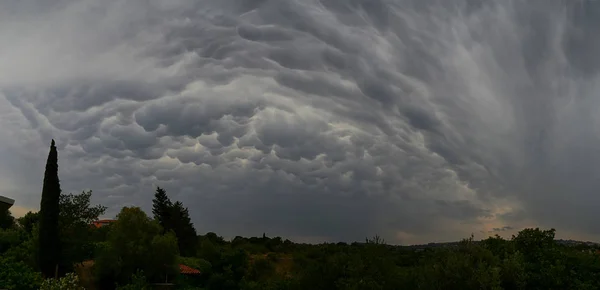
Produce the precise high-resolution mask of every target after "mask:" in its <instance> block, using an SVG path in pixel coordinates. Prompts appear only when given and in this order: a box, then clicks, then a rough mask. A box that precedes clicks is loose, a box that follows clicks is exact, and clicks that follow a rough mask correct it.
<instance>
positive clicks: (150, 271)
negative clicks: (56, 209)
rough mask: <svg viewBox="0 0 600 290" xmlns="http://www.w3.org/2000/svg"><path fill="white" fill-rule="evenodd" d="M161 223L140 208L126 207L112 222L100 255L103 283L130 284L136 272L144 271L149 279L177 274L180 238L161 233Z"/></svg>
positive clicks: (98, 267)
mask: <svg viewBox="0 0 600 290" xmlns="http://www.w3.org/2000/svg"><path fill="white" fill-rule="evenodd" d="M161 232H162V229H161V227H160V225H158V223H157V222H155V221H153V220H151V219H150V218H148V216H146V214H145V213H144V212H143V211H142V210H141V209H139V208H137V207H132V208H127V207H125V208H123V210H121V213H119V215H118V216H117V221H116V222H115V223H114V224H113V225H111V229H110V231H109V233H108V240H107V241H106V243H103V244H101V247H100V248H99V251H98V254H97V255H96V265H95V268H96V273H97V275H98V277H97V278H98V279H99V281H100V282H101V283H107V284H111V283H109V282H111V281H115V282H118V283H120V284H127V283H128V282H130V279H131V277H132V275H133V274H134V273H136V272H137V271H138V270H142V271H144V273H145V274H146V275H147V276H146V277H147V278H148V279H149V281H164V280H165V276H166V277H169V276H171V277H174V276H175V274H176V273H177V263H176V262H177V261H176V257H177V238H176V237H175V235H174V234H173V233H171V232H169V233H166V234H164V235H163V234H161Z"/></svg>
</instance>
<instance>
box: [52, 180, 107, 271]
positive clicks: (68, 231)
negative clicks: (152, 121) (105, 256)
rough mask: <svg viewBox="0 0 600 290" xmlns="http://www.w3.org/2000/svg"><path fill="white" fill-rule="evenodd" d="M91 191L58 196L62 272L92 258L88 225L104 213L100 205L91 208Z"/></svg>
mask: <svg viewBox="0 0 600 290" xmlns="http://www.w3.org/2000/svg"><path fill="white" fill-rule="evenodd" d="M91 197H92V191H91V190H90V191H87V192H85V191H84V192H82V193H81V194H72V193H71V194H61V195H60V203H59V204H60V216H59V231H60V237H61V249H62V253H61V257H60V265H61V270H62V271H72V270H73V264H74V263H78V262H82V261H84V260H87V259H91V258H92V257H93V251H94V244H93V235H92V234H93V233H92V232H93V231H94V228H92V227H90V224H91V223H92V222H93V221H95V220H97V219H98V217H99V216H100V215H102V214H104V212H105V211H106V207H104V206H101V205H96V206H91V205H90V204H91V202H90V200H91Z"/></svg>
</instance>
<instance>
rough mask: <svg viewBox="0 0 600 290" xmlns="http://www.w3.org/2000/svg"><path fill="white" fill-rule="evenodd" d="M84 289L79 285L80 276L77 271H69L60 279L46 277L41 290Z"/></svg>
mask: <svg viewBox="0 0 600 290" xmlns="http://www.w3.org/2000/svg"><path fill="white" fill-rule="evenodd" d="M80 289H84V288H83V287H81V286H79V277H77V275H75V273H67V274H66V275H65V276H64V277H62V278H59V279H54V278H50V279H46V280H44V282H42V286H41V287H40V290H80Z"/></svg>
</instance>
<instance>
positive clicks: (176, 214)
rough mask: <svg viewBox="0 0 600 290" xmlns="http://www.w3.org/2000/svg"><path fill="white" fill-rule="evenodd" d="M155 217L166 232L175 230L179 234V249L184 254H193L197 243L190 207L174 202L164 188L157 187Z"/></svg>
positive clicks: (153, 206)
mask: <svg viewBox="0 0 600 290" xmlns="http://www.w3.org/2000/svg"><path fill="white" fill-rule="evenodd" d="M152 214H153V215H154V219H156V220H157V221H158V223H159V224H160V225H161V226H162V227H163V230H164V231H165V232H168V231H173V232H174V233H175V235H176V236H177V241H178V247H179V251H180V252H181V254H182V255H184V256H193V255H194V254H195V253H194V252H195V246H196V243H197V238H196V235H197V234H196V229H194V225H193V224H192V220H191V218H190V214H189V212H188V209H187V208H186V207H184V206H183V203H181V202H180V201H177V202H175V203H172V202H171V200H170V199H169V197H168V196H167V193H166V191H165V190H164V189H162V188H160V187H157V188H156V192H155V194H154V199H153V200H152Z"/></svg>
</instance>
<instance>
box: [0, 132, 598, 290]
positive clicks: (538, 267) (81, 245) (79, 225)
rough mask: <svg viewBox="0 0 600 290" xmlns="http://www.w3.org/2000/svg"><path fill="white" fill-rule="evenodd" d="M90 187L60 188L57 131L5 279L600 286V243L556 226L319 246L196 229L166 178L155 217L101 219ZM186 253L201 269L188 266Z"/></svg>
mask: <svg viewBox="0 0 600 290" xmlns="http://www.w3.org/2000/svg"><path fill="white" fill-rule="evenodd" d="M91 197H92V192H91V191H84V192H82V193H80V194H71V193H70V194H64V193H62V192H61V189H60V181H59V178H58V153H57V150H56V146H55V143H54V141H52V143H51V146H50V152H49V155H48V160H47V164H46V171H45V175H44V184H43V188H42V197H41V202H40V211H39V212H37V213H33V212H29V213H27V214H26V215H25V216H23V217H20V218H18V219H15V218H13V217H12V216H11V215H10V213H9V212H8V211H5V212H0V289H17V290H21V289H24V290H27V289H46V290H47V289H83V288H84V287H85V289H136V290H139V289H153V288H152V287H153V285H154V284H156V283H165V282H166V283H172V284H174V285H175V287H176V288H177V289H206V290H209V289H210V290H213V289H214V290H217V289H219V290H237V289H243V290H254V289H256V290H258V289H266V290H276V289H292V290H296V289H297V290H301V289H302V290H304V289H315V290H319V289H323V290H331V289H334V290H335V289H339V290H361V289H365V290H371V289H372V290H375V289H377V290H386V289H390V290H391V289H600V255H599V254H598V253H599V251H600V248H598V246H597V245H596V244H560V243H557V241H556V240H555V231H554V230H553V229H550V230H542V229H537V228H536V229H524V230H522V231H520V232H519V233H518V234H517V235H515V236H513V237H512V238H510V239H503V238H501V237H499V236H494V237H489V238H487V239H485V240H482V241H474V240H473V237H471V238H467V239H465V240H463V241H461V242H458V243H453V244H450V246H448V247H429V248H418V247H402V246H393V245H387V244H386V243H385V241H384V240H383V239H381V238H380V237H378V236H375V237H373V238H368V239H366V240H365V241H364V242H355V243H350V244H348V243H323V244H318V245H312V244H298V243H294V242H292V241H289V240H284V239H282V238H281V237H268V236H267V235H266V234H263V235H262V237H250V238H246V237H240V236H238V237H235V238H233V239H231V240H226V239H224V238H223V237H220V236H218V235H217V234H215V233H205V234H203V235H199V234H197V232H196V230H195V228H194V225H193V223H192V222H191V218H190V214H189V210H188V208H186V207H185V206H184V205H183V203H182V202H180V201H172V200H171V198H170V197H169V195H168V194H167V192H166V191H165V190H164V189H163V188H160V187H158V188H156V190H155V192H154V196H153V200H152V204H153V205H152V215H151V216H149V215H147V214H146V213H145V212H144V211H143V210H142V209H140V208H139V207H124V208H123V209H121V211H120V212H119V214H118V215H117V216H116V220H115V222H114V223H111V224H110V225H108V226H104V227H98V228H97V227H93V226H90V225H91V224H92V223H93V222H94V221H96V220H97V219H98V218H99V217H100V216H102V215H103V214H104V213H105V211H106V207H104V206H102V205H92V204H91ZM182 264H183V265H186V266H189V267H191V268H194V269H197V270H199V271H200V274H198V275H186V274H184V273H181V271H180V268H179V265H182Z"/></svg>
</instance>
